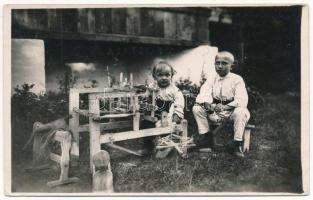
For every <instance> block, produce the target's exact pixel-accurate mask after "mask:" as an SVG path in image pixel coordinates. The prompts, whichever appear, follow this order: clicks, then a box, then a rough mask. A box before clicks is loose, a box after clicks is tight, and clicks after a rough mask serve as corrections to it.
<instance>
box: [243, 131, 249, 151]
mask: <svg viewBox="0 0 313 200" xmlns="http://www.w3.org/2000/svg"><path fill="white" fill-rule="evenodd" d="M250 133H251V129H248V128H245V131H244V133H243V152H249V148H250Z"/></svg>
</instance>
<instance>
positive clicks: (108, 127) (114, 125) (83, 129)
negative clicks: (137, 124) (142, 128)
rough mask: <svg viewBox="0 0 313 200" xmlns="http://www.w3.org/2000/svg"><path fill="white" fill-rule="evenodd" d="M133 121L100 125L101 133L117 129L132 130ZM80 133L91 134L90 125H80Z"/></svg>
mask: <svg viewBox="0 0 313 200" xmlns="http://www.w3.org/2000/svg"><path fill="white" fill-rule="evenodd" d="M131 127H132V123H131V121H117V122H109V123H100V131H101V132H103V131H106V130H113V129H117V128H131ZM78 131H79V132H89V125H88V124H85V125H80V126H79V129H78Z"/></svg>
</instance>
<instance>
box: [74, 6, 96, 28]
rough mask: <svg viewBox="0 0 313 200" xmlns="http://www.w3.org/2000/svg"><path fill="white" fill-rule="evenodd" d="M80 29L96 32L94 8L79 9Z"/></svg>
mask: <svg viewBox="0 0 313 200" xmlns="http://www.w3.org/2000/svg"><path fill="white" fill-rule="evenodd" d="M78 31H79V32H82V33H94V32H95V15H94V10H93V9H89V8H87V9H86V8H83V9H78Z"/></svg>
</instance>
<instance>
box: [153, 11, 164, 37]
mask: <svg viewBox="0 0 313 200" xmlns="http://www.w3.org/2000/svg"><path fill="white" fill-rule="evenodd" d="M153 22H154V33H155V34H154V36H155V37H160V38H163V37H164V11H160V10H154V11H153Z"/></svg>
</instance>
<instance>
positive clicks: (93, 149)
mask: <svg viewBox="0 0 313 200" xmlns="http://www.w3.org/2000/svg"><path fill="white" fill-rule="evenodd" d="M88 100H89V112H90V113H93V114H95V115H100V107H99V98H98V96H97V94H89V95H88ZM89 137H90V170H91V173H92V174H93V173H94V172H95V168H94V165H93V162H92V157H93V155H94V154H95V153H97V152H98V151H100V150H101V145H100V123H99V122H95V121H93V119H92V117H89Z"/></svg>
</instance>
